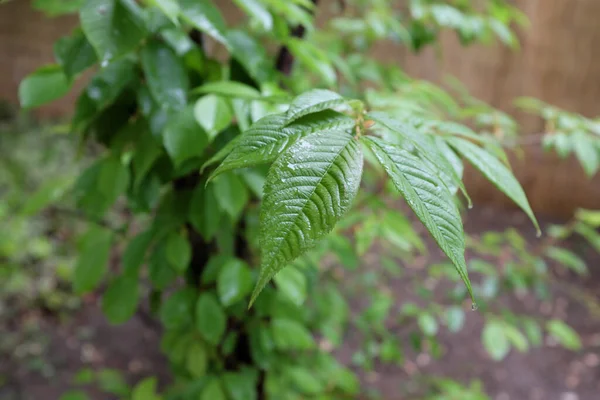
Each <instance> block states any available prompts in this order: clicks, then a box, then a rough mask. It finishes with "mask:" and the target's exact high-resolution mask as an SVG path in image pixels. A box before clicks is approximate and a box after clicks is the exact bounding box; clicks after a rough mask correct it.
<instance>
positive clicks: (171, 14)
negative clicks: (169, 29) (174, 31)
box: [145, 0, 180, 25]
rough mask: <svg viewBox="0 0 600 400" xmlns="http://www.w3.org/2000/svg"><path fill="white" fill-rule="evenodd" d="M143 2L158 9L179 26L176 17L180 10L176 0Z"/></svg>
mask: <svg viewBox="0 0 600 400" xmlns="http://www.w3.org/2000/svg"><path fill="white" fill-rule="evenodd" d="M145 2H147V3H149V4H152V5H154V6H156V7H158V8H159V9H160V11H162V13H163V14H164V15H166V16H167V18H169V19H170V20H171V21H172V22H173V23H174V24H175V25H179V20H178V19H177V17H178V16H179V11H180V10H179V4H178V3H177V0H145Z"/></svg>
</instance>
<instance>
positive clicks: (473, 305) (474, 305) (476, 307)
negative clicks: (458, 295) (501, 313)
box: [471, 302, 479, 311]
mask: <svg viewBox="0 0 600 400" xmlns="http://www.w3.org/2000/svg"><path fill="white" fill-rule="evenodd" d="M478 308H479V306H478V305H477V303H475V302H473V303H471V311H477V309H478Z"/></svg>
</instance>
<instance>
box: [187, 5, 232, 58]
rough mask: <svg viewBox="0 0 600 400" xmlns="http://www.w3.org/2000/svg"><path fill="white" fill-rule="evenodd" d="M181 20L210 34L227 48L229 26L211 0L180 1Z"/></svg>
mask: <svg viewBox="0 0 600 400" xmlns="http://www.w3.org/2000/svg"><path fill="white" fill-rule="evenodd" d="M179 6H180V7H181V18H182V19H183V20H185V21H186V22H187V23H188V24H190V25H191V26H193V27H194V28H196V29H198V30H200V31H202V32H204V33H206V34H208V35H209V36H211V37H212V38H213V39H215V40H217V41H218V42H221V43H222V44H224V45H225V47H229V43H228V42H227V39H226V37H225V35H226V31H227V25H226V24H225V20H224V19H223V16H222V15H221V12H220V11H219V9H218V8H217V7H215V5H214V4H213V2H212V1H210V0H179Z"/></svg>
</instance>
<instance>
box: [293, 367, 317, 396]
mask: <svg viewBox="0 0 600 400" xmlns="http://www.w3.org/2000/svg"><path fill="white" fill-rule="evenodd" d="M285 374H286V375H287V376H288V377H289V379H290V381H291V382H292V384H293V385H294V386H295V387H296V388H297V389H298V390H299V391H300V392H301V393H304V394H306V395H309V396H310V395H313V396H314V395H317V394H319V393H321V392H323V391H324V389H325V387H324V385H323V382H321V381H320V380H319V379H318V378H317V377H316V376H315V373H314V372H313V371H311V370H309V369H307V368H304V367H288V368H286V369H285Z"/></svg>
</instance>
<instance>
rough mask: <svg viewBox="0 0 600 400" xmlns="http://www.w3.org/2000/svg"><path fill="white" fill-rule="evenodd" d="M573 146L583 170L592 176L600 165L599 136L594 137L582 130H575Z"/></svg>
mask: <svg viewBox="0 0 600 400" xmlns="http://www.w3.org/2000/svg"><path fill="white" fill-rule="evenodd" d="M573 147H574V149H575V155H576V156H577V159H578V160H579V162H580V163H581V166H582V168H583V170H584V171H585V173H586V175H587V176H588V177H590V178H591V177H592V176H594V175H595V174H596V172H598V167H599V166H600V149H599V147H598V139H597V137H593V138H592V137H591V136H588V135H587V134H586V133H585V132H581V131H580V132H575V133H574V134H573Z"/></svg>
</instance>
